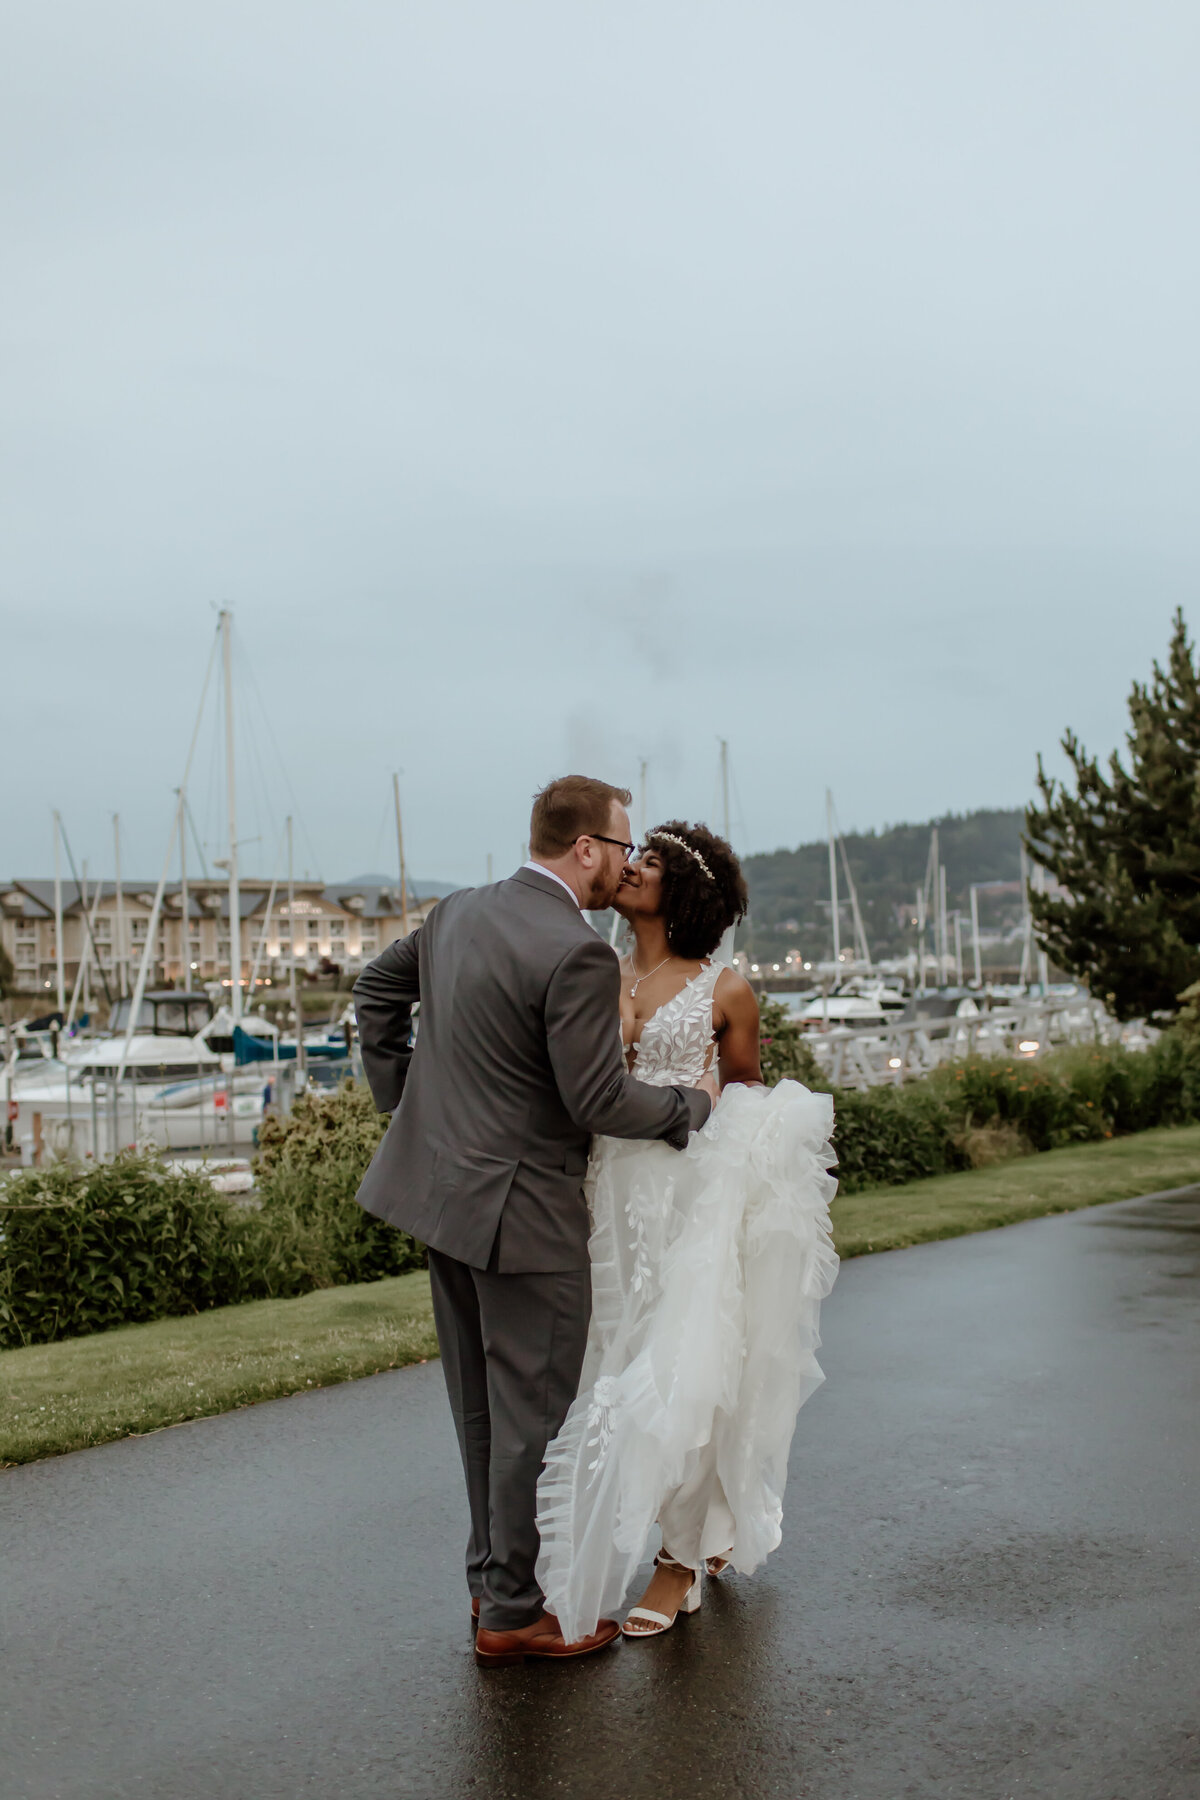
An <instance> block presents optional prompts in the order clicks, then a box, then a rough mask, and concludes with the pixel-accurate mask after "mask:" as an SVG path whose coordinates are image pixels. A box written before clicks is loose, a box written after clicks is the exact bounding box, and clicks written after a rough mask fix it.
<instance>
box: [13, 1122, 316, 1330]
mask: <svg viewBox="0 0 1200 1800" xmlns="http://www.w3.org/2000/svg"><path fill="white" fill-rule="evenodd" d="M239 1210H240V1209H237V1208H234V1207H232V1206H231V1205H230V1204H229V1202H228V1201H227V1200H224V1199H222V1198H221V1197H220V1196H219V1195H217V1194H215V1193H214V1192H213V1190H212V1188H211V1187H210V1185H209V1183H208V1182H207V1181H206V1180H205V1178H204V1177H203V1176H202V1175H172V1174H168V1172H167V1171H166V1170H165V1169H164V1168H163V1166H162V1164H161V1163H160V1162H158V1161H157V1160H156V1159H155V1158H153V1157H148V1156H138V1155H135V1154H133V1153H128V1154H125V1155H123V1156H119V1157H117V1158H116V1160H115V1161H113V1162H111V1163H101V1164H99V1165H97V1166H96V1167H94V1168H88V1169H80V1168H79V1167H77V1166H74V1167H73V1166H71V1165H69V1164H56V1165H53V1166H51V1167H50V1168H46V1169H29V1170H25V1171H22V1172H21V1173H20V1174H18V1175H15V1176H14V1177H13V1178H12V1180H11V1181H9V1182H8V1183H7V1185H6V1186H5V1188H4V1191H3V1196H2V1198H0V1232H2V1233H3V1241H2V1244H0V1344H4V1345H6V1346H11V1345H14V1344H28V1343H37V1344H44V1343H50V1342H51V1341H53V1340H54V1339H56V1338H62V1337H82V1336H85V1335H87V1334H88V1333H90V1332H93V1331H104V1330H106V1329H107V1328H108V1327H109V1326H112V1325H126V1324H132V1323H135V1322H137V1321H139V1320H145V1319H162V1318H167V1317H170V1316H172V1315H173V1314H177V1313H186V1312H199V1311H202V1310H204V1309H205V1308H207V1307H210V1306H224V1305H227V1304H228V1303H229V1302H231V1301H236V1300H250V1299H258V1298H260V1297H264V1296H266V1295H268V1294H271V1293H279V1292H297V1291H299V1290H298V1289H297V1288H296V1287H295V1285H294V1274H293V1275H292V1276H291V1277H289V1274H288V1270H289V1269H291V1270H293V1271H294V1270H295V1268H296V1266H297V1265H298V1264H299V1263H300V1262H302V1261H303V1257H302V1256H301V1255H299V1246H298V1245H296V1244H295V1243H294V1242H293V1241H292V1240H293V1238H294V1233H293V1232H292V1231H290V1230H287V1229H285V1230H283V1231H282V1232H281V1231H280V1230H279V1229H278V1227H277V1226H276V1227H267V1226H265V1225H264V1224H263V1222H262V1221H261V1220H260V1219H258V1218H257V1217H256V1216H255V1215H254V1214H250V1213H244V1212H243V1213H242V1216H241V1217H238V1216H237V1215H238V1212H239ZM309 1285H314V1284H312V1283H310V1284H309Z"/></svg>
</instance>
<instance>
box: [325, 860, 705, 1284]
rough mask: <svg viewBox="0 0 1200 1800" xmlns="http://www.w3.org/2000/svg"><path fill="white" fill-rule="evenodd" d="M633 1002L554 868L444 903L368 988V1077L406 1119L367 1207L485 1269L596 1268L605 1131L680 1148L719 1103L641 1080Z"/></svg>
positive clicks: (392, 953)
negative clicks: (624, 1026) (592, 1154)
mask: <svg viewBox="0 0 1200 1800" xmlns="http://www.w3.org/2000/svg"><path fill="white" fill-rule="evenodd" d="M619 997H620V974H619V971H618V966H617V959H616V957H615V956H614V954H613V952H612V951H611V950H610V949H609V947H608V945H607V944H605V943H603V942H602V941H601V940H600V938H598V937H597V936H596V933H595V932H594V931H593V930H592V928H591V926H590V925H589V924H588V922H587V920H586V919H585V918H584V917H583V915H582V913H581V912H580V911H579V908H578V907H577V906H576V905H575V903H574V901H573V900H572V899H571V897H570V895H569V894H567V893H565V892H564V891H563V889H562V888H561V887H560V886H559V884H558V883H557V882H556V881H554V880H553V879H552V878H551V877H550V876H548V875H540V874H537V873H535V872H534V871H533V870H531V869H520V870H518V872H517V873H516V874H515V875H513V876H512V877H511V878H510V879H509V880H508V881H501V882H497V883H496V884H495V885H494V886H492V887H485V888H469V889H466V890H464V891H462V892H459V893H456V894H451V895H449V897H448V898H447V899H445V900H441V901H439V903H438V905H437V906H436V907H435V908H434V910H433V912H432V913H431V914H430V915H429V918H428V919H427V920H426V921H425V923H424V924H423V925H422V926H421V927H420V928H419V929H418V930H417V931H414V932H413V934H412V936H411V937H407V938H401V939H399V940H398V941H397V942H396V943H394V944H391V945H389V947H388V948H387V949H386V950H385V951H384V952H383V954H382V955H381V956H379V957H377V958H376V960H375V961H374V962H373V963H369V964H368V966H367V967H366V968H365V969H364V970H363V972H362V974H361V975H360V976H359V978H358V981H357V982H356V983H355V987H354V999H355V1009H356V1012H357V1015H358V1029H359V1035H360V1037H361V1039H362V1052H363V1065H364V1068H365V1070H366V1076H367V1080H368V1081H369V1082H370V1084H371V1092H372V1094H373V1095H374V1097H375V1104H376V1106H378V1108H379V1110H380V1111H381V1112H390V1113H391V1114H392V1122H391V1124H390V1125H389V1127H388V1130H387V1135H386V1136H385V1137H384V1139H383V1142H382V1143H381V1144H380V1146H379V1148H378V1150H377V1151H376V1152H375V1157H374V1160H373V1162H372V1163H371V1166H370V1168H369V1169H368V1170H367V1173H366V1176H365V1177H364V1179H363V1184H362V1186H361V1188H360V1189H359V1192H358V1199H359V1202H360V1204H361V1205H362V1206H364V1207H365V1208H366V1209H367V1211H368V1212H371V1213H375V1214H376V1215H377V1216H378V1217H379V1218H381V1219H387V1220H389V1221H390V1222H391V1223H392V1224H393V1225H398V1226H400V1227H401V1228H402V1229H403V1230H405V1231H410V1232H411V1233H412V1234H413V1236H414V1237H416V1238H419V1239H420V1240H421V1242H422V1243H424V1244H428V1245H430V1246H431V1248H433V1249H434V1250H441V1251H443V1252H444V1253H445V1254H446V1255H447V1256H453V1257H456V1258H457V1259H458V1260H459V1261H460V1262H465V1263H470V1264H471V1265H472V1266H473V1267H475V1268H478V1269H483V1268H487V1267H488V1265H489V1261H490V1260H491V1259H492V1258H493V1251H495V1252H496V1256H495V1260H491V1266H492V1267H493V1268H498V1269H499V1270H500V1272H501V1273H504V1274H532V1273H539V1272H550V1271H555V1270H564V1269H581V1268H584V1267H585V1266H586V1264H587V1260H588V1255H587V1240H588V1215H587V1205H586V1202H585V1200H584V1197H583V1177H584V1174H585V1172H586V1170H587V1162H588V1149H589V1144H590V1140H591V1137H592V1134H593V1132H597V1133H603V1134H604V1135H606V1136H608V1137H623V1138H665V1139H666V1141H667V1142H668V1143H670V1144H673V1145H675V1147H676V1148H677V1149H682V1148H683V1147H684V1145H685V1144H686V1143H687V1139H688V1133H689V1131H696V1130H698V1129H699V1128H700V1126H701V1125H703V1123H704V1121H705V1119H706V1118H707V1117H708V1113H709V1100H708V1096H707V1095H706V1094H703V1093H701V1092H700V1091H699V1090H698V1089H696V1088H673V1087H651V1086H649V1084H648V1083H646V1082H642V1081H636V1080H635V1079H634V1077H633V1076H632V1075H630V1074H629V1073H628V1071H627V1070H626V1067H625V1058H624V1055H623V1053H622V1049H621V1030H620V1015H619V1011H618V1002H619ZM418 1000H420V1002H421V1022H420V1030H419V1032H418V1034H417V1041H416V1045H415V1048H414V1047H412V1046H410V1042H409V1039H410V1027H411V1019H412V1009H413V1006H414V1005H415V1003H416V1002H417V1001H418ZM497 1237H498V1238H499V1241H498V1243H497Z"/></svg>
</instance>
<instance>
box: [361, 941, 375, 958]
mask: <svg viewBox="0 0 1200 1800" xmlns="http://www.w3.org/2000/svg"><path fill="white" fill-rule="evenodd" d="M362 953H363V955H364V956H374V954H375V939H374V938H373V937H365V938H364V939H363V941H362Z"/></svg>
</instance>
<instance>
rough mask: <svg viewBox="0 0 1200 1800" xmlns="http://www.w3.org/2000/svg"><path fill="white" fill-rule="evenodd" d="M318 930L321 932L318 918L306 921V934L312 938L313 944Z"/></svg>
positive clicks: (318, 934) (318, 933) (317, 935)
mask: <svg viewBox="0 0 1200 1800" xmlns="http://www.w3.org/2000/svg"><path fill="white" fill-rule="evenodd" d="M320 932H321V921H320V919H310V920H309V921H308V935H309V937H310V938H311V939H312V941H313V943H314V944H315V943H316V941H317V938H318V937H319V936H320Z"/></svg>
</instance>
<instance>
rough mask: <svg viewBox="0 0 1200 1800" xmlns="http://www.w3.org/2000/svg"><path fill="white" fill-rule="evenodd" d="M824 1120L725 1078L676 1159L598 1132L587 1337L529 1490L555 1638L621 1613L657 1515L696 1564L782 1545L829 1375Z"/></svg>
mask: <svg viewBox="0 0 1200 1800" xmlns="http://www.w3.org/2000/svg"><path fill="white" fill-rule="evenodd" d="M832 1130H833V1101H832V1100H831V1098H830V1097H829V1096H828V1095H827V1094H813V1093H810V1092H809V1090H808V1089H807V1088H805V1087H802V1086H801V1085H800V1084H799V1082H795V1081H783V1082H780V1084H779V1085H778V1087H775V1088H771V1089H766V1088H751V1087H742V1086H736V1087H731V1088H727V1089H726V1090H725V1092H724V1093H723V1094H722V1096H721V1099H720V1102H719V1104H718V1105H717V1107H716V1108H715V1109H714V1111H713V1114H712V1116H711V1118H710V1119H709V1121H708V1123H707V1124H706V1125H705V1127H704V1129H703V1130H702V1131H700V1132H697V1133H696V1134H695V1135H694V1136H693V1137H692V1139H691V1140H690V1142H689V1144H688V1147H687V1149H686V1150H684V1151H682V1152H680V1151H676V1150H672V1149H670V1148H669V1147H668V1146H667V1145H665V1144H656V1143H651V1144H648V1143H644V1142H630V1141H628V1140H624V1139H619V1138H600V1139H598V1140H597V1142H596V1147H595V1150H594V1152H593V1156H592V1163H591V1168H590V1170H589V1175H588V1187H589V1201H590V1205H591V1210H592V1236H591V1243H590V1253H591V1262H592V1307H593V1311H592V1322H591V1330H590V1333H589V1337H588V1347H587V1353H586V1356H585V1360H584V1366H583V1374H582V1378H581V1382H580V1390H579V1395H578V1398H577V1399H576V1400H575V1402H574V1403H573V1405H572V1407H571V1410H570V1412H569V1413H568V1414H567V1417H566V1420H565V1422H564V1424H563V1427H562V1430H561V1431H560V1432H559V1434H558V1436H557V1437H556V1438H555V1439H554V1441H553V1443H552V1444H551V1445H550V1447H549V1449H548V1450H547V1452H546V1464H545V1468H544V1469H543V1472H542V1477H541V1480H540V1482H539V1484H538V1528H539V1530H540V1532H541V1540H542V1542H541V1555H540V1557H539V1560H538V1580H539V1581H540V1583H541V1585H542V1590H543V1592H544V1593H545V1596H546V1607H547V1610H548V1611H550V1612H552V1613H554V1614H555V1615H556V1616H557V1618H558V1621H559V1625H560V1627H561V1629H562V1631H563V1632H564V1634H565V1635H566V1637H567V1638H568V1639H574V1638H578V1637H582V1636H584V1635H586V1634H587V1633H588V1632H590V1631H593V1630H594V1629H595V1625H596V1621H597V1619H599V1618H602V1617H605V1616H609V1615H611V1614H612V1613H614V1612H615V1611H617V1610H618V1609H619V1607H620V1605H621V1603H622V1601H623V1599H624V1597H625V1594H626V1592H627V1590H628V1588H629V1585H630V1582H631V1581H632V1579H633V1576H634V1574H635V1572H636V1570H637V1568H638V1565H639V1564H640V1563H641V1561H642V1560H643V1557H644V1556H645V1553H646V1550H647V1546H648V1541H649V1539H650V1535H651V1533H652V1531H653V1530H654V1527H655V1524H656V1522H657V1521H658V1519H659V1516H660V1513H662V1514H663V1523H664V1539H666V1538H667V1537H668V1535H670V1536H671V1541H670V1542H668V1543H666V1548H667V1549H668V1550H669V1552H670V1554H671V1555H673V1556H675V1557H677V1558H679V1560H681V1561H686V1562H689V1563H691V1564H693V1566H695V1565H697V1564H698V1561H699V1558H700V1556H702V1555H705V1556H707V1555H722V1554H724V1553H725V1552H727V1551H729V1550H732V1561H733V1564H734V1567H735V1568H737V1569H739V1570H741V1571H742V1572H743V1573H744V1574H748V1573H749V1572H750V1571H751V1570H752V1569H754V1568H756V1567H757V1565H758V1564H759V1563H760V1562H762V1560H763V1559H764V1557H766V1556H767V1555H768V1554H769V1553H770V1552H771V1551H772V1550H773V1549H774V1548H775V1547H776V1545H777V1544H778V1543H779V1541H780V1536H781V1530H780V1527H781V1521H782V1517H783V1490H784V1484H785V1481H786V1479H787V1462H788V1452H789V1449H790V1447H791V1441H792V1433H793V1430H794V1428H795V1423H796V1414H797V1412H798V1411H799V1409H800V1407H801V1406H802V1405H803V1403H804V1401H805V1400H806V1399H807V1398H808V1396H809V1395H810V1394H811V1393H812V1392H813V1391H814V1390H815V1389H816V1388H817V1387H818V1386H819V1385H820V1383H821V1382H822V1381H823V1380H824V1376H823V1374H822V1372H821V1369H820V1366H819V1365H818V1363H817V1359H816V1351H817V1348H818V1345H819V1344H820V1337H819V1335H818V1325H819V1317H820V1308H821V1301H822V1300H823V1299H824V1297H825V1296H826V1295H827V1294H828V1293H829V1291H830V1289H831V1288H832V1287H833V1283H834V1279H835V1277H836V1275H837V1269H838V1259H837V1255H836V1253H835V1252H834V1249H833V1242H832V1238H831V1234H830V1224H829V1203H830V1201H831V1200H832V1199H833V1196H834V1193H835V1192H836V1190H837V1183H836V1181H835V1180H834V1178H833V1176H832V1175H830V1173H829V1167H830V1165H831V1164H832V1163H833V1162H834V1161H835V1158H834V1155H833V1151H832V1149H831V1147H830V1143H829V1138H830V1136H831V1133H832ZM664 1507H666V1509H667V1510H666V1512H665V1513H664ZM668 1520H669V1524H668ZM680 1538H682V1539H685V1540H687V1541H685V1542H680V1541H678V1540H679V1539H680ZM718 1538H719V1539H721V1540H722V1541H720V1542H717V1541H716V1540H717V1539H718Z"/></svg>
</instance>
